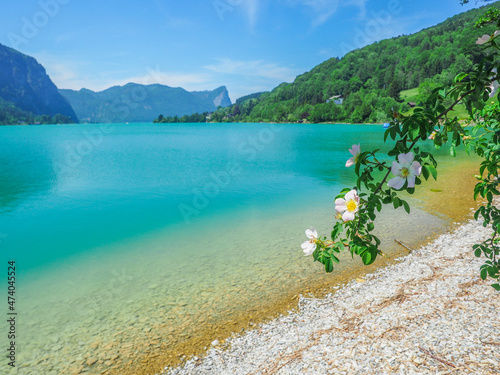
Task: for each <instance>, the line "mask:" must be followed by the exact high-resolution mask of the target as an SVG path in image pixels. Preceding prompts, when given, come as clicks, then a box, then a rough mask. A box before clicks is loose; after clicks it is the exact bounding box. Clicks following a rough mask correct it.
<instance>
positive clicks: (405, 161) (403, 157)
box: [398, 151, 415, 167]
mask: <svg viewBox="0 0 500 375" xmlns="http://www.w3.org/2000/svg"><path fill="white" fill-rule="evenodd" d="M414 158H415V156H414V155H413V152H411V151H410V152H409V153H407V154H399V155H398V160H399V164H401V166H403V167H408V166H409V165H410V164H411V162H412V161H413V159H414Z"/></svg>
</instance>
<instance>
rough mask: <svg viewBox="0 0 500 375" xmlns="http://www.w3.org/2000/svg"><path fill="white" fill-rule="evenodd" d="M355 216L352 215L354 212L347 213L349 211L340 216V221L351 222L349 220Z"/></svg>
mask: <svg viewBox="0 0 500 375" xmlns="http://www.w3.org/2000/svg"><path fill="white" fill-rule="evenodd" d="M355 216H356V215H355V214H354V212H349V211H346V212H344V213H343V214H342V220H344V221H351V220H354V217H355Z"/></svg>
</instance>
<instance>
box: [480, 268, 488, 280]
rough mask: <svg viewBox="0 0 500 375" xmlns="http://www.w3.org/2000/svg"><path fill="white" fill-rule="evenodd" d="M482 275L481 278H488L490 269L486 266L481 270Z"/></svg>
mask: <svg viewBox="0 0 500 375" xmlns="http://www.w3.org/2000/svg"><path fill="white" fill-rule="evenodd" d="M480 275H481V279H483V280H486V278H487V277H488V271H487V270H486V268H483V269H482V270H481V272H480Z"/></svg>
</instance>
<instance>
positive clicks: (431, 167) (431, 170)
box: [426, 164, 438, 180]
mask: <svg viewBox="0 0 500 375" xmlns="http://www.w3.org/2000/svg"><path fill="white" fill-rule="evenodd" d="M426 167H427V169H428V170H429V172H430V173H431V175H432V177H434V180H437V177H438V172H437V170H436V168H434V166H432V165H430V164H428V165H426Z"/></svg>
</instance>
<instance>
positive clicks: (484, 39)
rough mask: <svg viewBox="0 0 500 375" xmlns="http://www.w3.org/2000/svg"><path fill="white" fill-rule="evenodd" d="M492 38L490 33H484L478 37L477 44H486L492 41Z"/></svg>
mask: <svg viewBox="0 0 500 375" xmlns="http://www.w3.org/2000/svg"><path fill="white" fill-rule="evenodd" d="M490 39H491V36H490V35H488V34H484V35H483V36H482V37H481V38H478V39H477V40H476V44H479V45H481V44H484V43H488V42H489V41H490Z"/></svg>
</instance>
